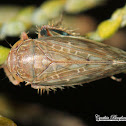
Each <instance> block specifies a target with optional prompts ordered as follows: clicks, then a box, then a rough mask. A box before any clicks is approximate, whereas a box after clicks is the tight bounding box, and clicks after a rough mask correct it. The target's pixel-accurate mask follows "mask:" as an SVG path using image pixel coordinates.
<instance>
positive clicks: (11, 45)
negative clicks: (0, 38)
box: [5, 39, 12, 48]
mask: <svg viewBox="0 0 126 126" xmlns="http://www.w3.org/2000/svg"><path fill="white" fill-rule="evenodd" d="M5 42H6V43H7V44H8V45H9V46H10V47H11V48H12V45H11V44H10V43H9V42H8V41H7V40H6V39H5Z"/></svg>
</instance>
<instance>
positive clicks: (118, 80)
mask: <svg viewBox="0 0 126 126" xmlns="http://www.w3.org/2000/svg"><path fill="white" fill-rule="evenodd" d="M110 78H111V79H112V80H115V81H117V82H121V81H122V78H116V77H115V76H111V77H110Z"/></svg>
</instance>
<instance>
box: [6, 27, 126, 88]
mask: <svg viewBox="0 0 126 126" xmlns="http://www.w3.org/2000/svg"><path fill="white" fill-rule="evenodd" d="M42 30H43V29H42ZM56 32H57V31H56ZM41 33H42V34H43V32H41ZM60 33H62V32H60ZM44 34H45V32H44ZM6 66H7V67H4V70H5V72H6V74H7V76H8V77H9V79H10V81H11V82H12V83H13V84H15V85H18V84H19V83H20V82H23V81H25V82H26V83H27V84H31V87H33V88H35V89H46V90H48V89H55V88H61V87H63V86H72V85H79V84H82V83H88V82H91V81H94V80H97V79H100V78H104V77H107V76H112V75H114V74H117V73H120V72H123V71H125V70H126V52H124V51H122V50H120V49H117V48H114V47H111V46H108V45H105V44H102V43H97V42H93V41H90V40H88V39H85V38H82V37H75V36H47V37H41V35H39V38H38V39H29V38H28V36H27V34H26V33H23V34H22V35H21V40H19V41H18V42H17V43H15V45H14V46H13V47H12V49H11V51H10V53H9V56H8V59H7V61H6ZM9 73H10V74H11V75H10V74H9Z"/></svg>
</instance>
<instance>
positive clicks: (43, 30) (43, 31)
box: [40, 28, 48, 36]
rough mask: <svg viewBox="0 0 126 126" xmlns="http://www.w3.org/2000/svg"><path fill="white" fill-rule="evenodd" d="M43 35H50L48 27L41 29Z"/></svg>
mask: <svg viewBox="0 0 126 126" xmlns="http://www.w3.org/2000/svg"><path fill="white" fill-rule="evenodd" d="M40 34H41V36H48V32H47V29H45V28H42V30H41V31H40Z"/></svg>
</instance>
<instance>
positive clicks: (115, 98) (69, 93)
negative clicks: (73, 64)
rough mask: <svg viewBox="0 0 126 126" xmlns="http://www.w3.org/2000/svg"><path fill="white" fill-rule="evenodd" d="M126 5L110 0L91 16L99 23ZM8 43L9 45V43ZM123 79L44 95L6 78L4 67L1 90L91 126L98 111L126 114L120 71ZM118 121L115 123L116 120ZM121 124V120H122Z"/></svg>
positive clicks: (125, 82) (21, 0)
mask: <svg viewBox="0 0 126 126" xmlns="http://www.w3.org/2000/svg"><path fill="white" fill-rule="evenodd" d="M41 3H42V1H41V0H18V1H17V0H11V1H7V0H6V1H0V4H12V5H21V6H27V5H36V6H39V5H40V4H41ZM124 5H125V0H108V1H107V2H106V3H105V4H103V5H102V6H99V7H96V8H94V9H91V10H88V11H86V12H81V13H82V14H83V13H86V14H87V15H91V16H93V17H94V18H95V19H96V20H97V21H98V22H101V21H102V20H105V19H108V18H109V17H110V15H111V14H112V12H113V11H114V10H115V9H117V8H120V7H122V6H124ZM18 39H19V37H8V38H6V40H7V41H8V42H11V44H12V45H13V44H14V43H15V42H16V41H17V40H18ZM0 43H1V44H2V45H4V44H3V43H2V41H1V42H0ZM4 46H8V45H7V44H6V45H4ZM117 77H121V78H122V82H121V83H119V82H116V81H114V80H111V79H110V78H109V77H108V78H104V79H101V80H97V81H94V82H91V83H88V84H84V85H83V86H76V88H65V89H64V90H63V91H61V90H59V89H58V90H57V91H56V93H55V94H54V93H53V92H50V94H49V95H47V94H46V93H45V94H43V95H42V96H41V95H39V94H37V90H35V89H32V88H31V87H30V86H24V84H21V86H14V85H13V84H12V83H11V82H9V80H8V79H7V78H6V77H5V74H4V72H3V70H2V69H1V70H0V93H3V94H5V95H6V96H7V97H9V99H10V100H14V101H17V102H19V103H22V102H24V103H37V104H41V105H43V106H45V107H47V108H52V109H55V110H59V111H64V112H68V113H70V114H71V115H74V116H75V117H78V118H80V119H82V120H83V121H84V122H86V123H87V125H89V126H91V125H93V124H94V123H95V122H96V121H95V114H99V115H101V116H105V115H106V116H110V115H113V114H115V115H118V116H122V115H123V116H125V117H126V100H125V99H126V75H125V74H119V75H117ZM96 123H97V125H98V124H99V125H102V124H103V123H104V125H107V123H106V122H96ZM113 123H114V122H113ZM119 123H121V122H119Z"/></svg>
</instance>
